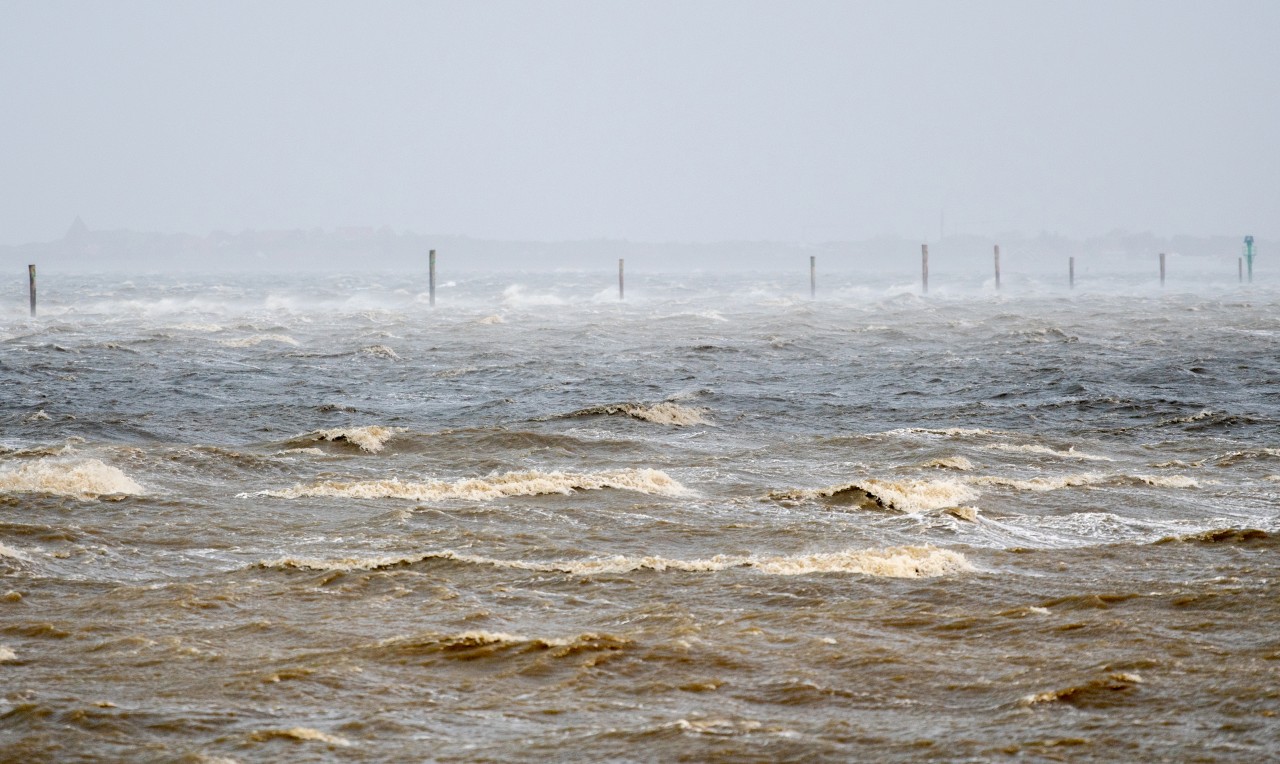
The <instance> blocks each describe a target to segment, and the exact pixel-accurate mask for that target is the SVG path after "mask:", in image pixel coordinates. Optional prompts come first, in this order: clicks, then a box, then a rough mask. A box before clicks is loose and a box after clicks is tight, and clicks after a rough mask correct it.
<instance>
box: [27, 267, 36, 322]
mask: <svg viewBox="0 0 1280 764" xmlns="http://www.w3.org/2000/svg"><path fill="white" fill-rule="evenodd" d="M27 279H28V280H30V282H31V317H32V318H35V317H36V267H35V265H28V266H27Z"/></svg>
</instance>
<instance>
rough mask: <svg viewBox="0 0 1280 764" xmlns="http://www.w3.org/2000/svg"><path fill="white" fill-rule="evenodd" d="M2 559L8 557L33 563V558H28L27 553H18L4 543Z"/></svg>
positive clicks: (0, 551)
mask: <svg viewBox="0 0 1280 764" xmlns="http://www.w3.org/2000/svg"><path fill="white" fill-rule="evenodd" d="M0 557H8V558H9V559H11V560H22V561H23V562H31V558H30V557H28V556H27V554H26V552H21V551H18V550H17V549H14V548H13V547H11V546H5V545H4V544H3V543H0Z"/></svg>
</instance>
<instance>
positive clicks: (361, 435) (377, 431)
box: [308, 424, 404, 454]
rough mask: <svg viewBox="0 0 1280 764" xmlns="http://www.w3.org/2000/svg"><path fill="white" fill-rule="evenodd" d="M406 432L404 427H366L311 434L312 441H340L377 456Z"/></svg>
mask: <svg viewBox="0 0 1280 764" xmlns="http://www.w3.org/2000/svg"><path fill="white" fill-rule="evenodd" d="M401 432H404V428H403V427H382V426H380V425H376V424H375V425H368V426H366V427H335V428H333V429H331V430H316V431H315V432H313V433H309V435H308V437H310V438H311V439H312V440H327V441H331V442H332V441H340V440H345V441H347V442H348V443H351V444H353V445H356V446H359V447H360V450H362V451H368V452H369V453H371V454H376V453H378V452H379V451H381V450H382V449H383V447H384V446H386V445H387V441H389V440H391V439H392V438H393V437H395V436H396V434H397V433H401Z"/></svg>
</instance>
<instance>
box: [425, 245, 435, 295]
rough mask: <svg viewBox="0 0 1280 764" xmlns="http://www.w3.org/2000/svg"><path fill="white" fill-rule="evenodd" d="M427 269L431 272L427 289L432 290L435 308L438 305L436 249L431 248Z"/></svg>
mask: <svg viewBox="0 0 1280 764" xmlns="http://www.w3.org/2000/svg"><path fill="white" fill-rule="evenodd" d="M427 270H428V272H429V274H428V276H427V284H428V286H427V289H428V290H429V291H430V295H431V307H433V308H434V307H435V306H436V251H435V250H434V249H433V250H431V255H430V257H429V258H428V266H427Z"/></svg>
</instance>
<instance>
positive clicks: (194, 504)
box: [0, 273, 1280, 762]
mask: <svg viewBox="0 0 1280 764" xmlns="http://www.w3.org/2000/svg"><path fill="white" fill-rule="evenodd" d="M793 282H796V283H793ZM42 287H43V288H44V290H45V294H44V295H43V296H42V300H43V302H42V313H41V316H40V317H39V318H38V319H35V320H29V319H28V318H27V317H26V316H25V303H24V302H20V301H19V300H18V299H17V298H19V297H25V295H20V294H18V295H12V296H10V297H8V298H6V301H4V302H3V303H0V307H3V308H4V309H5V312H4V315H6V316H7V318H3V319H0V386H2V387H3V390H4V395H3V400H2V405H3V408H2V409H0V575H2V576H3V579H2V580H0V759H3V760H5V761H78V760H80V761H90V760H134V761H190V762H201V761H204V762H215V761H229V760H234V761H244V762H247V761H259V760H272V759H276V760H289V761H312V760H315V761H392V760H409V759H418V760H422V759H432V760H441V761H499V760H503V761H505V760H512V759H558V760H579V761H601V760H617V761H671V760H680V759H686V760H697V761H749V760H769V761H774V760H793V761H801V760H803V761H819V760H829V761H842V760H851V759H862V760H901V761H914V760H920V759H936V760H957V761H961V760H963V761H973V760H977V761H987V760H992V761H1000V760H1006V759H1022V760H1107V761H1115V760H1123V759H1147V760H1156V759H1160V760H1176V761H1190V760H1207V761H1261V760H1265V759H1273V758H1276V757H1277V756H1280V720H1278V719H1277V718H1276V714H1277V713H1280V670H1278V669H1280V630H1277V628H1276V623H1277V622H1278V621H1280V578H1278V574H1280V562H1278V561H1277V551H1278V550H1280V544H1278V543H1277V538H1278V535H1277V534H1280V522H1278V521H1277V513H1278V507H1280V316H1278V314H1277V304H1278V303H1280V291H1277V289H1276V288H1275V287H1273V286H1267V285H1265V284H1260V285H1255V286H1250V287H1241V286H1239V285H1236V284H1233V283H1229V282H1226V281H1223V282H1222V283H1213V282H1212V281H1211V280H1209V281H1203V282H1199V283H1195V284H1184V285H1182V286H1181V287H1176V286H1171V287H1170V288H1169V289H1166V290H1163V291H1162V290H1160V289H1159V288H1158V287H1156V286H1153V285H1151V284H1149V283H1145V282H1142V281H1141V280H1139V279H1137V278H1136V277H1134V278H1130V279H1128V280H1127V281H1126V280H1124V279H1116V280H1113V281H1110V282H1106V283H1100V284H1097V285H1094V288H1092V289H1088V288H1085V289H1079V290H1077V291H1075V292H1068V291H1066V290H1065V289H1059V288H1051V287H1048V286H1044V285H1041V284H1036V283H1034V282H1027V283H1024V284H1018V283H1016V282H1015V283H1013V284H1011V285H1009V286H1007V287H1006V289H1005V291H1004V293H1002V294H997V293H995V292H994V291H993V290H992V289H991V285H990V284H986V285H983V284H980V283H976V282H975V283H973V284H967V285H966V284H959V285H955V286H951V287H947V286H940V287H935V290H934V293H933V294H931V295H929V296H928V297H924V298H922V297H921V296H919V295H917V294H915V293H914V290H913V288H912V287H911V285H909V284H905V283H904V284H897V283H895V282H894V281H893V280H892V279H888V278H885V279H880V280H876V279H874V278H873V279H866V280H862V279H859V278H858V277H857V276H856V274H848V275H846V276H843V277H840V278H836V279H833V284H832V286H831V287H830V288H824V291H823V292H822V293H820V295H819V299H818V300H816V301H810V300H808V299H807V294H803V292H804V291H806V290H807V284H805V283H803V281H800V280H797V279H795V278H794V277H793V276H789V275H786V274H775V275H752V276H747V275H739V276H730V277H713V276H710V275H696V274H695V275H685V276H647V277H644V276H639V275H637V276H634V277H633V281H632V283H629V284H628V301H627V302H626V303H624V304H619V303H618V302H617V299H616V293H614V292H613V291H612V287H611V285H610V279H609V277H608V275H607V274H590V273H585V274H584V273H568V274H555V275H550V274H543V275H527V274H526V275H508V276H498V275H475V276H467V275H463V276H460V277H457V278H456V279H455V280H454V281H449V282H446V283H445V284H444V285H443V286H442V287H441V289H440V294H439V299H438V305H437V307H436V308H435V309H434V310H432V309H431V308H429V307H428V306H427V304H426V298H425V296H424V295H423V294H422V293H421V292H422V284H421V283H420V282H418V281H416V280H414V279H410V278H408V277H403V276H401V277H395V276H384V277H368V276H363V277H336V276H326V277H318V276H316V277H304V276H297V277H289V278H281V277H271V278H265V277H264V278H249V277H237V278H234V279H226V278H222V279H215V278H178V277H150V278H134V279H133V280H131V281H125V280H122V279H111V278H106V279H103V278H89V277H79V278H71V277H59V276H57V275H56V274H52V275H46V276H43V277H42Z"/></svg>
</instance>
